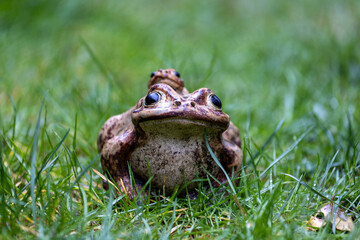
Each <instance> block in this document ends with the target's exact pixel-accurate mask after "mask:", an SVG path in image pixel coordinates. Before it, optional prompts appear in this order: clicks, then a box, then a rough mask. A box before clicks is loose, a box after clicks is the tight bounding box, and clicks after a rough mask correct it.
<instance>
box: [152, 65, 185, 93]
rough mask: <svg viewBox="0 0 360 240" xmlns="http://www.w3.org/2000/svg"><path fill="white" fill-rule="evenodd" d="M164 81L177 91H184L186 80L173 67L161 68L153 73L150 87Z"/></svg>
mask: <svg viewBox="0 0 360 240" xmlns="http://www.w3.org/2000/svg"><path fill="white" fill-rule="evenodd" d="M158 83H164V84H167V85H169V86H170V87H172V88H173V89H174V90H175V91H176V92H178V93H182V91H183V88H184V81H183V80H182V79H181V78H180V73H179V72H177V71H176V70H175V69H173V68H169V69H159V70H157V71H156V72H153V73H151V75H150V81H149V83H148V87H149V89H150V88H151V86H153V85H155V84H158Z"/></svg>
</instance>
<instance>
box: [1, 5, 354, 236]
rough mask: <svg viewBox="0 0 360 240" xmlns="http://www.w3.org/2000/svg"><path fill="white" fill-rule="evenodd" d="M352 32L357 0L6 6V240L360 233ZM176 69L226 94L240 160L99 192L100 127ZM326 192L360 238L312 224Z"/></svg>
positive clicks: (192, 85)
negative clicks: (145, 196)
mask: <svg viewBox="0 0 360 240" xmlns="http://www.w3.org/2000/svg"><path fill="white" fill-rule="evenodd" d="M359 39H360V2H359V1H356V0H349V1H335V0H328V1H325V0H320V1H310V0H304V1H299V2H293V1H286V0H277V1H275V0H268V1H265V0H255V1H232V0H231V1H208V0H207V1H205V0H200V1H191V0H184V1H160V0H154V1H145V0H135V1H115V0H113V1H95V0H93V1H85V0H83V1H71V0H64V1H57V2H49V1H45V0H38V1H2V2H0V52H1V54H0V158H1V164H0V172H1V177H0V181H1V184H0V189H1V191H0V202H1V203H0V204H1V207H0V218H1V221H0V227H1V232H0V238H1V239H28V238H35V237H39V238H44V239H48V238H56V239H57V238H59V239H60V238H70V239H71V238H74V239H79V238H84V239H92V238H100V239H105V238H108V239H114V238H120V239H131V238H136V239H137V238H139V239H140V238H141V239H152V238H154V239H158V238H161V239H167V238H174V239H183V238H188V239H193V238H200V239H202V238H209V239H225V238H229V239H245V238H246V239H263V238H265V239H272V238H280V239H294V238H296V239H314V238H316V239H329V238H334V239H354V238H355V237H356V236H358V235H359V234H360V232H359V224H360V223H359V213H360V198H359V195H360V183H359V182H360V179H359V175H360V146H359V123H360V114H359V109H360V108H359V107H360V94H359V90H360V88H359V87H360V65H359V62H360V45H359ZM169 67H173V68H175V69H177V70H178V71H179V72H180V73H181V76H182V78H183V79H184V81H185V84H186V86H187V88H188V89H189V90H191V91H193V90H196V89H197V88H200V87H208V88H211V89H213V90H214V91H215V93H216V94H217V96H219V97H220V98H221V100H222V102H223V109H224V111H225V112H227V113H228V114H229V115H230V117H231V120H232V121H233V122H234V123H235V124H236V125H237V126H238V127H239V129H240V131H241V134H242V135H241V137H242V142H243V146H242V147H243V151H244V160H245V164H244V167H243V168H242V174H241V176H240V177H239V180H240V181H239V183H238V184H236V181H234V186H232V187H231V186H227V187H224V188H222V191H220V192H218V191H217V189H214V190H211V191H210V193H209V191H208V190H204V189H201V188H200V190H199V191H200V194H199V197H198V198H197V199H196V200H189V199H188V198H181V197H177V196H176V195H174V196H172V197H168V198H166V197H163V198H159V199H157V201H156V202H152V203H141V202H139V201H134V202H131V203H129V202H127V201H126V200H125V199H124V198H122V197H120V198H118V196H117V195H114V194H112V191H111V190H110V191H107V192H106V191H104V190H103V189H102V187H101V177H100V174H99V173H98V172H100V173H102V170H101V166H100V160H99V156H98V153H97V148H96V138H97V135H98V131H99V129H100V127H101V125H102V124H103V123H104V122H105V120H106V119H107V118H109V117H110V116H112V115H115V114H118V113H121V112H123V111H126V110H127V109H129V108H130V107H131V106H133V105H134V104H135V103H136V102H137V100H138V99H139V98H140V97H142V96H144V95H145V93H146V89H147V86H146V84H147V81H148V79H149V77H150V73H151V72H153V71H155V70H157V69H159V68H169ZM214 164H215V163H214ZM97 171H98V172H97ZM230 177H231V176H230ZM233 180H235V179H233ZM224 189H225V190H224ZM207 194H208V195H207ZM209 194H210V195H209ZM330 201H333V203H334V204H335V205H337V204H338V205H340V208H343V209H344V210H346V211H347V212H348V213H349V215H350V216H352V218H353V219H354V223H355V230H354V231H353V232H351V233H346V232H341V231H335V230H333V228H332V226H331V224H328V225H327V227H325V228H322V229H320V230H318V231H310V230H309V229H308V228H307V227H308V220H309V219H310V217H311V216H312V215H314V214H315V213H316V211H317V210H319V209H320V208H321V207H322V206H324V205H326V204H327V203H329V202H330Z"/></svg>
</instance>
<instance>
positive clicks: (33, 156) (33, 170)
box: [30, 98, 45, 228]
mask: <svg viewBox="0 0 360 240" xmlns="http://www.w3.org/2000/svg"><path fill="white" fill-rule="evenodd" d="M44 101H45V98H43V100H42V102H41V106H40V111H39V115H38V119H37V122H36V128H35V134H34V138H33V145H32V150H31V180H30V186H31V187H30V191H31V208H32V216H33V221H34V225H35V228H36V198H35V183H36V160H37V147H38V138H39V131H40V119H41V111H42V108H43V105H44Z"/></svg>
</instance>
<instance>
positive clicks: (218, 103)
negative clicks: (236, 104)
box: [210, 94, 221, 108]
mask: <svg viewBox="0 0 360 240" xmlns="http://www.w3.org/2000/svg"><path fill="white" fill-rule="evenodd" d="M210 101H211V103H212V104H214V105H215V106H216V107H218V108H221V101H220V99H219V98H218V97H217V96H216V95H215V94H212V95H210Z"/></svg>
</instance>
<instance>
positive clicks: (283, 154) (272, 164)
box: [260, 127, 313, 178]
mask: <svg viewBox="0 0 360 240" xmlns="http://www.w3.org/2000/svg"><path fill="white" fill-rule="evenodd" d="M311 129H313V127H310V128H309V129H308V130H306V131H305V132H304V133H303V134H302V135H301V136H300V138H299V139H298V140H296V141H295V142H294V143H293V144H292V145H291V146H290V147H289V148H288V149H286V150H285V151H284V152H283V153H282V154H281V155H280V156H279V157H277V158H276V159H275V160H274V161H273V162H272V163H271V164H270V166H268V167H267V168H266V169H265V170H264V171H263V172H262V173H261V174H260V178H262V177H263V176H264V175H265V173H266V172H267V171H269V170H270V169H271V168H272V167H273V166H274V165H275V164H277V163H278V162H279V161H280V160H281V159H283V158H284V157H285V156H286V155H287V154H288V153H289V152H291V151H292V150H293V149H294V148H295V147H296V146H297V145H298V144H299V143H300V142H301V140H303V138H304V137H305V136H306V135H307V134H308V133H309V132H310V130H311Z"/></svg>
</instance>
